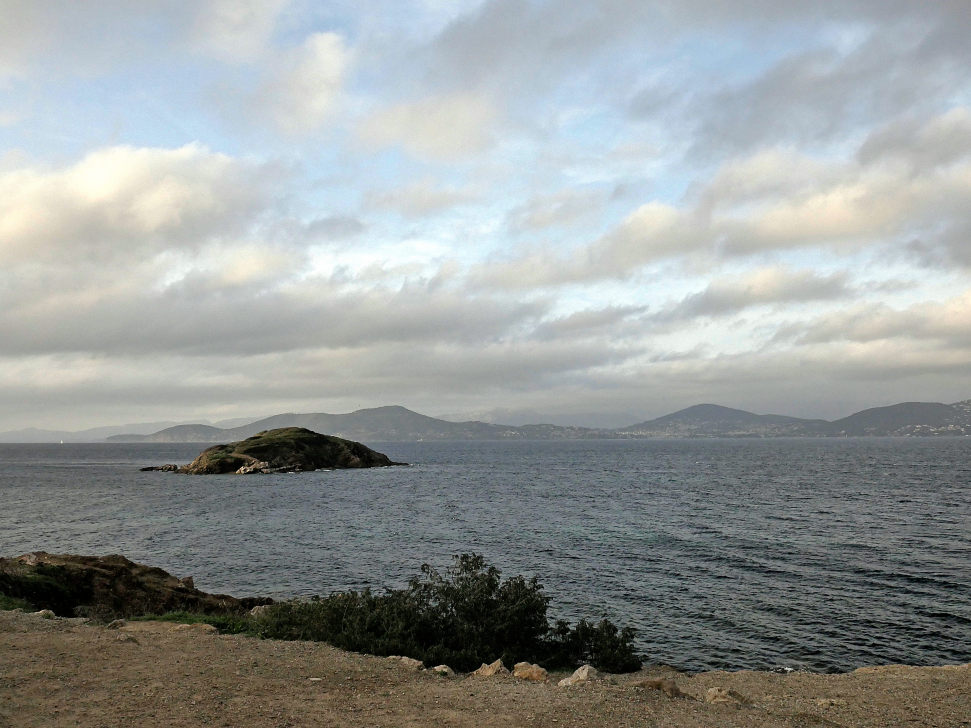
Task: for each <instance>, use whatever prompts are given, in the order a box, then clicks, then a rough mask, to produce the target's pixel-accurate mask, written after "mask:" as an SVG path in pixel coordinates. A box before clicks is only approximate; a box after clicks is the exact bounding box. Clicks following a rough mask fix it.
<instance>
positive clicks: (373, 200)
mask: <svg viewBox="0 0 971 728" xmlns="http://www.w3.org/2000/svg"><path fill="white" fill-rule="evenodd" d="M476 196H477V192H476V191H475V190H473V189H471V188H469V187H454V186H448V185H444V186H443V185H440V184H438V183H437V182H436V181H435V180H434V179H433V178H431V177H424V178H422V179H419V180H415V181H414V182H410V183H408V184H406V185H404V186H402V187H398V188H396V189H391V190H382V191H375V192H372V193H370V194H368V195H367V197H366V202H367V204H368V205H369V206H370V207H372V208H384V209H393V210H397V211H398V212H400V213H401V214H402V215H404V216H406V217H424V216H426V215H431V214H434V213H436V212H441V211H443V210H447V209H450V208H453V207H456V206H458V205H464V204H467V203H469V202H472V201H473V200H475V199H476Z"/></svg>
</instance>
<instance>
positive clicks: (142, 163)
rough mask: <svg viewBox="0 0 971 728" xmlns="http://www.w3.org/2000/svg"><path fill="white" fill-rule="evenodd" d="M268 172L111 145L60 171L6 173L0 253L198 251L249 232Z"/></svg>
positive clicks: (68, 257)
mask: <svg viewBox="0 0 971 728" xmlns="http://www.w3.org/2000/svg"><path fill="white" fill-rule="evenodd" d="M267 172H268V170H267V169H266V168H261V167H260V166H259V165H255V164H251V163H247V162H241V161H239V160H236V159H233V158H232V157H229V156H226V155H223V154H218V153H214V152H211V151H209V150H208V149H206V148H205V147H202V146H200V145H196V144H190V145H187V146H184V147H181V148H178V149H153V148H135V147H127V146H123V147H110V148H106V149H100V150H97V151H93V152H90V153H89V154H87V155H86V156H85V157H84V158H83V159H82V160H80V161H79V162H77V163H76V164H74V165H72V166H69V167H65V168H62V169H46V168H42V167H20V168H17V169H13V170H8V171H4V172H2V173H0V254H2V255H3V256H4V259H5V260H6V261H7V263H8V264H10V263H17V262H23V261H27V260H30V261H34V262H37V261H45V260H46V261H48V262H50V261H62V262H63V261H76V262H78V263H85V262H89V261H93V260H95V261H104V260H107V259H124V258H125V257H126V256H132V255H144V254H146V253H150V252H152V251H157V250H161V249H164V248H172V247H180V246H188V247H197V246H198V245H200V244H201V243H202V242H204V241H206V240H208V239H210V238H220V237H225V236H231V235H233V234H234V233H238V232H239V231H241V230H243V229H245V227H246V226H247V225H248V224H249V223H250V222H252V220H253V219H254V218H255V216H257V215H258V214H259V213H260V212H261V211H262V209H263V208H264V206H265V204H266V201H267V198H268V194H267V190H266V184H267V183H268V182H269V181H270V180H268V179H266V180H264V179H261V177H263V176H266V173H267Z"/></svg>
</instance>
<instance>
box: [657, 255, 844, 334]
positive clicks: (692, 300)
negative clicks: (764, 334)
mask: <svg viewBox="0 0 971 728" xmlns="http://www.w3.org/2000/svg"><path fill="white" fill-rule="evenodd" d="M850 293H851V290H850V288H849V286H848V285H847V276H846V275H845V274H836V275H819V274H817V273H814V272H812V271H807V270H803V271H795V270H787V269H785V268H762V269H757V270H754V271H752V272H751V273H748V274H746V275H743V276H736V277H733V278H722V279H715V280H713V281H711V283H709V284H708V286H707V287H706V288H705V289H704V290H703V291H700V292H698V293H693V294H691V295H689V296H686V297H685V298H683V299H682V300H681V301H679V302H678V303H677V304H675V305H674V306H672V307H670V308H668V309H666V310H663V311H660V312H659V313H658V314H657V316H656V318H657V319H659V320H664V321H681V320H686V319H691V318H694V317H696V316H727V315H730V314H733V313H737V312H739V311H742V310H744V309H746V308H751V307H754V306H767V305H773V304H789V303H800V302H806V301H826V300H835V299H839V298H844V297H847V296H849V295H850Z"/></svg>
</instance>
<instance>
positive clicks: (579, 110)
mask: <svg viewBox="0 0 971 728" xmlns="http://www.w3.org/2000/svg"><path fill="white" fill-rule="evenodd" d="M969 37H971V5H969V3H968V2H967V0H954V1H949V0H942V1H939V2H937V1H934V0H926V1H923V2H915V1H913V0H907V1H902V0H838V1H835V2H831V1H828V0H819V1H817V2H813V3H807V2H802V1H799V2H794V1H793V0H772V1H771V2H769V1H768V0H730V1H726V2H720V3H712V2H709V1H708V0H705V1H702V0H645V1H644V2H633V1H632V0H587V1H586V2H582V3H580V2H575V1H574V0H486V1H484V2H483V1H481V0H480V1H476V0H468V1H465V2H454V1H450V0H370V1H369V2H359V1H353V2H352V1H351V0H334V1H332V2H327V1H314V2H311V1H310V0H289V1H288V0H259V1H257V0H191V1H188V0H145V2H137V3H132V2H128V1H127V0H87V1H86V2H83V3H79V2H75V1H74V0H46V1H45V2H36V0H0V430H5V429H15V428H20V427H28V426H35V427H43V428H62V429H80V428H84V427H93V426H98V425H111V424H122V423H129V422H146V421H161V420H171V421H218V420H221V419H226V418H235V417H253V418H254V419H255V418H256V417H260V416H265V415H270V414H274V413H279V412H335V413H336V412H348V411H352V410H355V409H359V408H363V407H374V406H381V405H387V404H400V405H404V406H406V407H409V408H411V409H414V410H417V411H420V412H423V413H426V414H431V415H446V416H448V417H450V418H479V419H487V420H491V421H502V422H507V423H509V424H522V423H524V422H529V421H534V422H535V421H548V422H557V423H561V424H562V423H576V424H590V425H596V426H621V425H626V424H631V423H633V422H637V421H640V420H644V419H648V418H651V417H656V416H660V415H663V414H666V413H668V412H671V411H674V410H677V409H680V408H682V407H687V406H690V405H693V404H698V403H702V402H712V403H717V404H722V405H726V406H732V407H740V408H743V409H747V410H751V411H755V412H761V413H769V412H774V413H781V414H791V415H796V416H805V417H824V418H827V419H833V418H837V417H841V416H845V415H847V414H850V413H851V412H854V411H856V410H858V409H861V408H864V407H868V406H877V405H884V404H891V403H894V402H899V401H906V400H921V401H943V402H955V401H958V400H964V399H967V398H969V397H971V43H968V41H967V39H968V38H969Z"/></svg>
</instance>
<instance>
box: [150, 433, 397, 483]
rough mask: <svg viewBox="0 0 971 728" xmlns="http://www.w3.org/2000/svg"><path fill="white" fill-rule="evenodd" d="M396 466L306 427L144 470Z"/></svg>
mask: <svg viewBox="0 0 971 728" xmlns="http://www.w3.org/2000/svg"><path fill="white" fill-rule="evenodd" d="M389 465H405V463H396V462H394V461H393V460H391V459H390V458H389V457H388V456H387V455H385V454H384V453H380V452H377V451H376V450H372V449H371V448H369V447H368V446H367V445H363V444H361V443H360V442H354V441H353V440H345V439H343V438H340V437H334V436H333V435H321V434H320V433H319V432H313V431H312V430H308V429H305V428H303V427H282V428H280V429H277V430H265V431H264V432H260V433H257V434H256V435H253V436H252V437H247V438H246V439H245V440H240V441H239V442H231V443H229V444H228V445H215V446H213V447H210V448H207V449H206V450H203V451H202V452H201V453H199V456H198V457H196V459H195V460H193V461H192V462H191V463H189V464H188V465H183V466H178V465H160V466H151V467H147V468H142V470H165V471H172V472H176V473H186V474H189V475H217V474H223V473H236V474H238V475H248V474H253V473H292V472H299V471H306V470H321V469H329V468H374V467H386V466H389Z"/></svg>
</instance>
